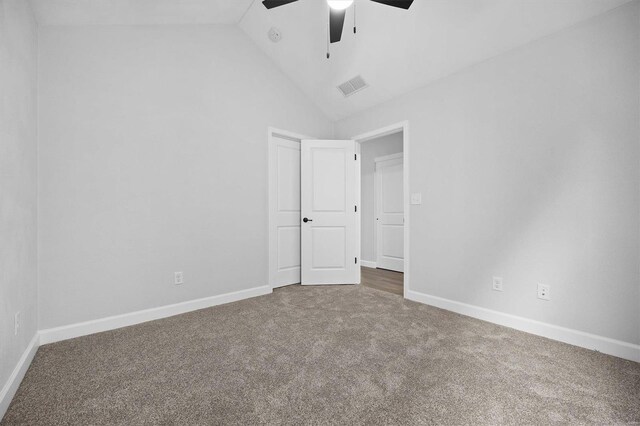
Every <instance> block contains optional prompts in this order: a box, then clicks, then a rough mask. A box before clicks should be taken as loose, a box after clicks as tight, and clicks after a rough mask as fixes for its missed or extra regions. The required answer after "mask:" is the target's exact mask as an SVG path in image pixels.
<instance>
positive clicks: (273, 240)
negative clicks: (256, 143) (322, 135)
mask: <svg viewBox="0 0 640 426" xmlns="http://www.w3.org/2000/svg"><path fill="white" fill-rule="evenodd" d="M274 136H277V137H279V138H283V139H288V140H291V141H293V142H298V143H300V142H301V141H302V140H303V139H313V138H312V137H309V136H306V135H300V134H297V133H294V132H290V131H288V130H282V129H277V128H275V127H268V128H267V143H268V146H267V164H268V166H267V200H268V203H267V216H268V218H269V221H268V224H267V227H268V228H267V233H268V235H269V238H268V240H269V242H268V245H267V251H268V253H269V265H268V268H267V280H268V281H269V287H271V288H272V289H273V288H274V285H275V276H276V269H277V264H278V247H277V243H278V240H277V235H275V232H274V228H273V226H272V225H273V224H274V223H275V217H274V214H273V212H274V209H273V206H274V203H276V202H277V200H274V199H273V197H271V189H272V188H271V184H272V182H271V174H272V171H273V168H274V167H275V166H276V165H275V164H273V162H272V161H271V158H272V155H271V154H272V150H273V149H274V143H273V137H274ZM274 247H275V250H274Z"/></svg>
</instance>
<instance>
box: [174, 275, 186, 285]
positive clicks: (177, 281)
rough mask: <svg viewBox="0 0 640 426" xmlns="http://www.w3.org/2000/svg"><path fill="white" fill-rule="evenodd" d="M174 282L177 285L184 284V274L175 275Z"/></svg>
mask: <svg viewBox="0 0 640 426" xmlns="http://www.w3.org/2000/svg"><path fill="white" fill-rule="evenodd" d="M173 282H174V283H175V285H180V284H184V276H183V275H182V272H174V273H173Z"/></svg>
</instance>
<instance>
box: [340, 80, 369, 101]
mask: <svg viewBox="0 0 640 426" xmlns="http://www.w3.org/2000/svg"><path fill="white" fill-rule="evenodd" d="M366 87H369V85H368V84H367V82H366V81H364V79H363V78H362V77H360V76H359V75H357V76H355V77H353V78H352V79H351V80H349V81H346V82H344V83H342V84H341V85H340V86H338V90H340V93H342V94H343V95H344V97H345V98H346V97H347V96H351V95H353V94H354V93H356V92H359V91H360V90H362V89H364V88H366Z"/></svg>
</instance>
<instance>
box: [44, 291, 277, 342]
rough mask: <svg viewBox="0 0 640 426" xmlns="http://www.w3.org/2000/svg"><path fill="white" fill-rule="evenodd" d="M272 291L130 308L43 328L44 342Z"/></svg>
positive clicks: (57, 340)
mask: <svg viewBox="0 0 640 426" xmlns="http://www.w3.org/2000/svg"><path fill="white" fill-rule="evenodd" d="M272 291H273V290H272V289H271V286H268V285H265V286H261V287H253V288H250V289H247V290H240V291H234V292H232V293H225V294H220V295H217V296H211V297H205V298H202V299H196V300H189V301H187V302H181V303H175V304H172V305H166V306H160V307H158V308H151V309H145V310H142V311H136V312H130V313H128V314H122V315H115V316H111V317H106V318H100V319H97V320H92V321H86V322H81V323H77V324H70V325H65V326H62V327H55V328H49V329H46V330H40V344H41V345H46V344H47V343H53V342H59V341H61V340H67V339H73V338H75V337H80V336H86V335H88V334H94V333H100V332H103V331H108V330H114V329H116V328H121V327H128V326H130V325H135V324H140V323H142V322H147V321H153V320H157V319H161V318H166V317H171V316H174V315H179V314H184V313H186V312H191V311H196V310H198V309H205V308H209V307H211V306H216V305H222V304H225V303H231V302H237V301H239V300H243V299H249V298H251V297H256V296H263V295H265V294H270V293H271V292H272Z"/></svg>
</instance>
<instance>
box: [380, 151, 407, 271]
mask: <svg viewBox="0 0 640 426" xmlns="http://www.w3.org/2000/svg"><path fill="white" fill-rule="evenodd" d="M375 162H376V171H375V186H376V240H377V244H376V256H377V260H376V264H377V267H378V268H383V269H389V270H392V271H398V272H404V205H403V194H404V191H403V175H404V174H403V161H402V153H399V154H393V155H388V156H385V157H380V158H376V159H375Z"/></svg>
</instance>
